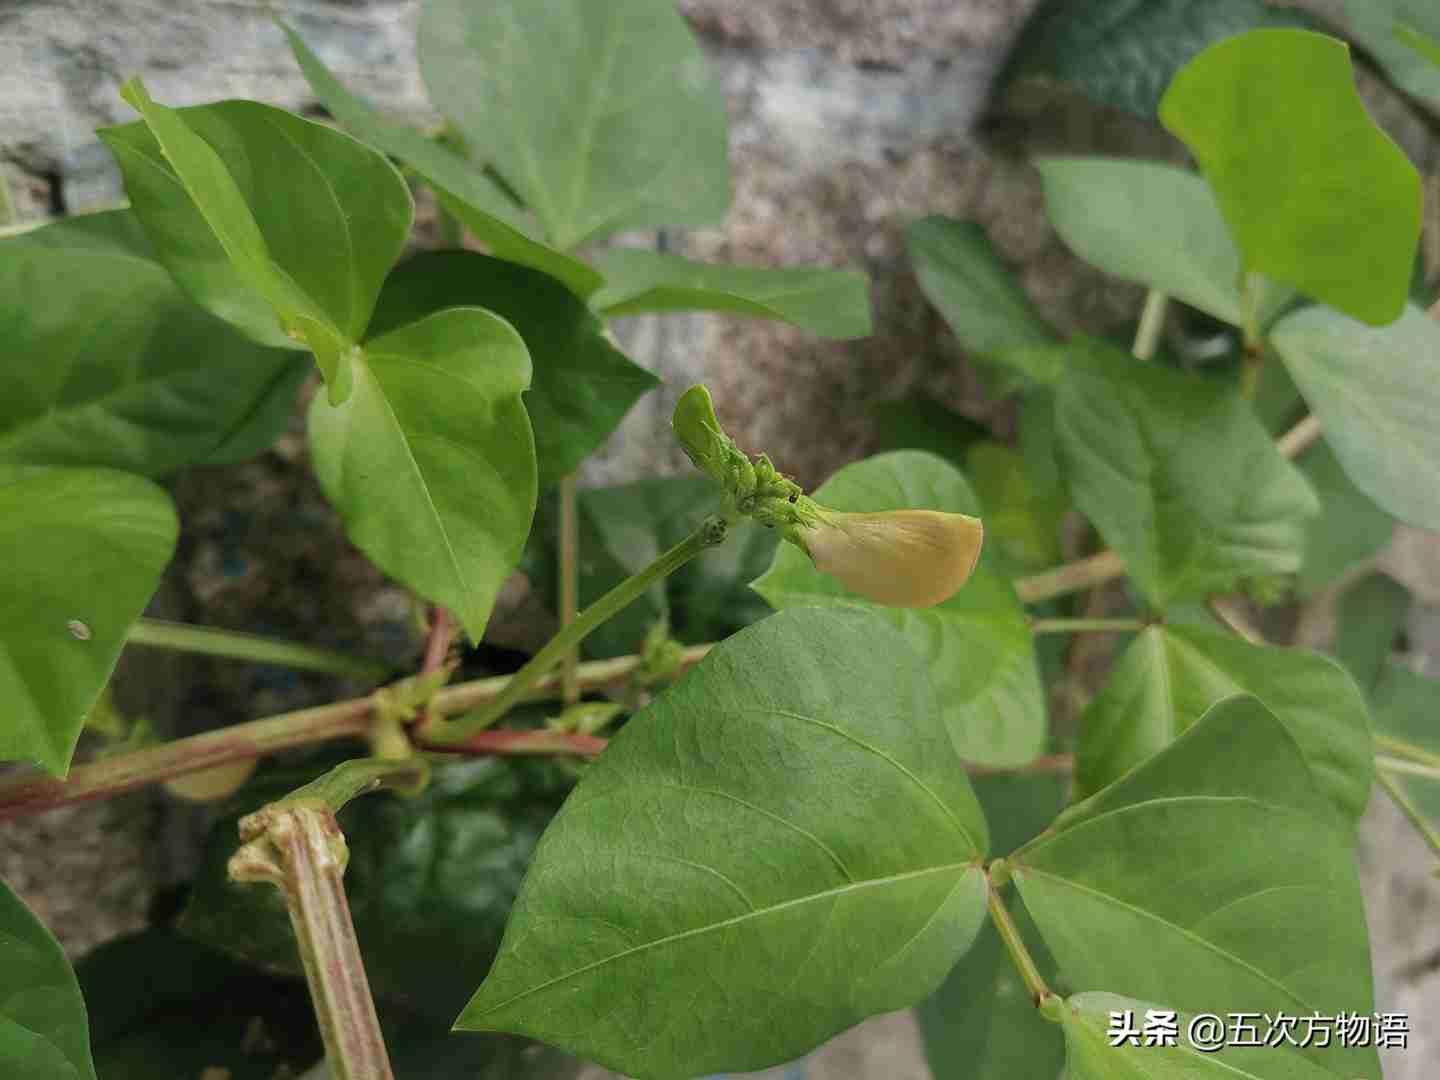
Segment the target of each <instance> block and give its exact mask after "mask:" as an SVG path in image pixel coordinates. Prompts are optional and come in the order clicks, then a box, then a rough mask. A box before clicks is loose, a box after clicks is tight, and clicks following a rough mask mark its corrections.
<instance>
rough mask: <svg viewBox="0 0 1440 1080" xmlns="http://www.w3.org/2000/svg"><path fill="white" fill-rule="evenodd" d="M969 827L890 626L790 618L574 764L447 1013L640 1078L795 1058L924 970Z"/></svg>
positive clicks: (903, 991)
mask: <svg viewBox="0 0 1440 1080" xmlns="http://www.w3.org/2000/svg"><path fill="white" fill-rule="evenodd" d="M839 777H843V778H845V779H844V782H843V783H837V778H839ZM881 822H883V823H884V824H883V827H882V826H881ZM986 843H987V838H986V827H985V820H984V817H983V815H982V814H981V812H980V808H979V806H978V804H977V803H976V801H975V795H974V792H973V791H972V790H971V788H970V784H969V782H968V780H967V779H966V777H965V771H964V769H962V768H961V767H960V765H959V762H958V761H957V760H956V758H955V757H954V754H953V752H952V750H951V747H950V741H949V737H948V735H947V733H946V730H945V725H944V723H943V722H942V721H941V719H940V716H939V713H938V711H937V710H936V707H935V699H934V694H933V691H932V690H931V688H930V685H929V679H928V678H927V677H926V673H925V668H924V665H923V663H922V662H921V661H920V659H919V658H918V657H916V656H915V655H914V654H913V653H912V652H911V651H910V649H909V646H908V644H907V643H906V641H905V639H904V638H903V637H902V636H901V635H900V634H898V633H897V632H896V631H894V630H893V629H891V628H890V627H888V626H887V625H886V624H885V623H884V621H883V620H880V619H877V618H875V617H874V616H873V615H868V614H866V613H863V612H856V611H816V610H806V611H792V612H784V613H782V614H779V615H776V616H773V617H771V618H769V619H766V620H764V621H763V622H760V623H756V624H755V625H754V626H751V627H748V628H747V629H745V630H742V631H740V633H738V634H736V635H735V636H734V637H732V638H730V639H728V640H726V641H724V642H722V643H721V644H720V645H718V646H716V648H715V649H714V650H713V651H712V652H711V653H710V654H709V655H708V656H707V657H706V658H705V659H704V660H703V661H702V662H701V663H700V664H699V666H698V667H696V668H694V669H692V670H691V671H690V672H689V673H687V674H686V675H685V676H684V677H682V678H681V680H680V681H679V682H678V683H677V684H676V685H675V686H674V687H672V688H671V689H670V690H668V691H667V692H666V693H665V694H663V695H661V696H660V697H659V698H657V699H656V700H655V701H654V702H653V703H652V704H651V705H650V706H649V707H648V708H646V709H645V710H644V711H643V712H641V713H640V714H638V715H637V716H635V717H633V718H632V719H631V720H630V721H629V723H627V724H626V725H625V727H624V729H623V730H622V731H621V732H620V734H619V735H618V736H616V737H615V738H614V739H613V740H611V743H610V746H609V748H608V749H607V750H606V751H605V753H604V754H602V755H601V756H600V758H599V759H598V760H597V761H596V762H595V763H594V764H593V765H591V766H590V768H589V769H588V770H587V771H586V773H585V775H584V777H583V778H582V779H581V781H580V783H579V785H578V786H577V787H576V788H575V791H574V792H573V793H572V794H571V796H570V798H569V800H567V802H566V803H565V805H564V807H563V808H562V809H561V811H560V813H559V814H558V815H557V816H556V818H555V820H554V822H553V823H552V824H551V826H550V828H549V829H548V830H547V831H546V833H545V836H544V838H543V839H542V840H541V842H540V847H539V849H538V850H537V851H536V854H535V860H534V862H533V863H532V864H531V867H530V872H529V874H528V875H527V876H526V878H525V884H524V885H523V886H522V888H521V890H520V896H519V899H517V900H516V903H515V911H514V914H513V915H512V916H511V919H510V925H509V926H508V927H507V928H506V931H505V940H504V942H503V944H502V945H501V948H500V956H499V958H498V959H497V960H496V961H495V965H494V967H493V968H491V971H490V975H489V976H488V977H487V978H486V980H485V982H484V983H483V984H482V985H481V987H480V989H479V990H478V991H477V992H476V995H475V997H474V998H473V999H472V1000H471V1002H470V1004H469V1005H468V1006H467V1007H466V1009H465V1011H464V1012H463V1013H462V1014H461V1015H460V1019H459V1020H458V1021H457V1022H456V1026H457V1027H459V1028H464V1029H471V1030H481V1029H483V1030H503V1031H515V1032H519V1033H522V1034H527V1035H531V1036H533V1037H535V1038H539V1039H543V1040H545V1041H547V1042H551V1043H554V1044H556V1045H559V1046H562V1047H564V1048H566V1049H568V1050H571V1051H573V1052H575V1053H578V1054H581V1055H583V1056H585V1057H587V1058H591V1059H593V1060H595V1061H598V1062H600V1063H601V1064H604V1065H607V1066H610V1067H612V1068H615V1069H618V1070H621V1071H623V1072H626V1073H628V1074H630V1075H634V1076H641V1077H656V1078H666V1077H675V1078H677V1080H678V1078H682V1077H692V1076H699V1075H702V1074H705V1073H709V1072H716V1071H721V1070H751V1069H759V1068H763V1067H765V1066H768V1065H772V1064H775V1063H777V1062H782V1061H787V1060H790V1059H792V1058H794V1057H796V1056H798V1055H799V1054H801V1053H804V1052H805V1051H806V1050H808V1049H810V1048H811V1047H813V1046H814V1045H816V1044H817V1043H819V1042H820V1041H821V1040H823V1039H826V1038H828V1037H829V1036H831V1035H833V1034H835V1033H836V1032H838V1031H841V1030H843V1029H844V1028H846V1027H849V1026H850V1025H852V1024H854V1023H857V1022H858V1021H859V1020H861V1019H863V1018H864V1017H866V1016H870V1015H873V1014H875V1013H878V1012H885V1011H889V1010H892V1009H898V1008H904V1007H905V1006H907V1005H910V1004H912V1003H914V1002H915V1001H916V1000H918V999H920V998H922V997H924V996H925V995H926V994H928V993H930V992H931V991H932V990H934V989H935V987H936V986H937V985H939V983H940V981H941V979H943V978H944V977H945V974H946V973H947V972H948V971H949V970H950V968H951V967H952V966H953V965H954V963H955V961H956V960H957V959H958V958H959V956H960V954H962V953H963V952H964V951H965V950H966V949H967V948H969V946H970V944H971V942H972V941H973V940H974V938H975V935H976V932H977V931H978V930H979V929H980V924H981V921H982V920H983V918H984V912H985V890H986V885H985V877H984V873H983V871H982V869H981V866H980V861H981V859H982V858H983V857H984V852H985V849H986ZM757 1002H763V1003H764V1005H765V1007H764V1008H757V1007H756V1003H757Z"/></svg>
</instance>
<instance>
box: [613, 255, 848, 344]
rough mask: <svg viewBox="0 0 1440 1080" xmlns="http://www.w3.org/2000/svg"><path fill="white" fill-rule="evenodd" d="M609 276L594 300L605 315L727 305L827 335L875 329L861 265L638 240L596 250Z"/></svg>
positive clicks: (741, 312)
mask: <svg viewBox="0 0 1440 1080" xmlns="http://www.w3.org/2000/svg"><path fill="white" fill-rule="evenodd" d="M595 265H596V266H597V267H599V269H600V271H601V273H603V274H604V275H605V284H604V286H603V287H602V288H601V289H600V291H599V292H597V293H596V294H595V295H594V296H592V297H591V298H590V304H591V306H592V307H594V308H595V310H596V311H598V312H600V313H601V314H602V315H604V316H605V317H606V318H615V317H616V316H619V315H635V314H638V313H639V312H643V311H727V312H733V313H734V314H737V315H751V316H754V317H755V318H757V319H779V320H781V321H783V322H788V323H790V324H791V325H793V326H798V327H800V328H801V329H803V330H809V331H812V332H813V333H816V334H819V335H820V336H821V337H828V338H859V337H865V336H866V335H867V334H869V333H870V281H869V278H867V277H866V276H865V274H864V273H863V272H861V271H859V270H827V269H822V268H819V267H769V266H727V265H724V264H720V263H702V262H696V261H694V260H693V259H684V258H681V257H680V256H678V255H662V254H661V253H660V252H657V251H642V250H639V249H637V248H610V249H608V250H606V251H602V252H600V253H599V254H597V255H596V256H595Z"/></svg>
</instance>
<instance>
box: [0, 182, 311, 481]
mask: <svg viewBox="0 0 1440 1080" xmlns="http://www.w3.org/2000/svg"><path fill="white" fill-rule="evenodd" d="M93 218H94V219H97V220H90V221H86V220H85V219H83V218H82V219H79V220H80V222H82V224H80V225H72V224H71V223H70V222H69V221H63V222H59V223H57V224H55V225H47V226H45V227H44V228H41V229H37V230H35V231H34V232H29V233H24V234H22V235H21V236H19V237H16V238H14V239H11V240H7V241H4V242H3V243H0V251H3V252H4V254H5V257H4V259H3V260H0V337H3V338H4V339H5V342H6V347H7V353H8V356H9V358H10V362H11V371H10V376H9V378H8V380H7V384H6V391H5V394H4V395H3V397H0V461H8V462H13V463H17V464H37V465H39V464H43V465H103V466H108V467H111V468H116V469H123V470H126V471H130V472H139V473H144V474H147V475H150V476H158V475H161V474H164V473H167V472H171V471H173V470H175V469H178V468H180V467H182V466H185V465H191V464H197V463H223V462H228V461H238V460H241V459H243V458H246V457H249V456H251V455H252V454H255V453H257V452H259V451H260V450H262V449H263V448H264V447H266V446H268V445H269V444H270V443H271V442H272V441H273V440H274V438H275V437H276V436H277V435H278V434H279V433H280V431H281V430H283V428H284V426H285V424H286V422H287V421H288V420H289V418H290V413H291V411H292V409H293V408H294V401H295V394H296V393H297V391H298V390H299V386H300V382H301V381H302V380H303V379H304V377H305V374H306V371H307V367H308V365H306V364H303V363H300V362H299V361H300V357H299V355H298V354H296V353H294V352H282V351H280V350H277V349H267V348H264V347H262V346H260V345H257V344H255V343H254V342H252V341H250V340H249V339H247V338H244V337H242V336H241V335H239V334H237V333H236V332H235V331H234V330H233V329H232V328H231V327H229V326H227V325H226V324H225V323H223V322H221V321H220V320H218V319H216V318H214V317H213V316H211V315H208V314H206V313H205V312H204V311H202V310H201V309H200V308H197V307H196V306H195V305H194V304H193V303H191V302H190V300H189V299H188V298H187V297H186V296H185V295H184V294H183V293H182V292H181V291H180V290H179V289H178V288H176V286H175V283H174V282H173V281H172V280H171V278H170V275H169V274H168V273H166V272H165V270H164V268H163V267H161V266H160V265H159V264H158V263H155V262H153V261H151V260H150V259H149V258H147V257H146V256H145V255H143V254H137V253H135V252H134V250H133V246H132V245H133V244H134V243H137V242H138V244H139V245H140V250H141V251H142V252H143V251H144V250H145V248H146V247H148V244H147V243H146V241H145V239H144V234H143V233H140V234H139V236H136V235H135V233H136V232H137V231H138V229H139V226H138V224H137V223H136V221H135V218H134V215H133V214H131V213H130V212H129V211H124V210H122V211H114V212H111V213H107V214H96V215H93ZM98 341H103V342H104V348H103V349H97V348H96V342H98Z"/></svg>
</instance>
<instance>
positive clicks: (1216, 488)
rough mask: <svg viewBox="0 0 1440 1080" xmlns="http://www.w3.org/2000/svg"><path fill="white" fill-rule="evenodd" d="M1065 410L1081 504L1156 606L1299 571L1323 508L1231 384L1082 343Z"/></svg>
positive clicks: (1074, 487) (1066, 441)
mask: <svg viewBox="0 0 1440 1080" xmlns="http://www.w3.org/2000/svg"><path fill="white" fill-rule="evenodd" d="M1072 360H1073V362H1072V369H1071V371H1070V373H1069V374H1068V375H1067V376H1066V378H1065V381H1064V383H1062V384H1061V386H1060V389H1059V392H1058V396H1057V401H1056V425H1057V430H1058V434H1059V440H1060V453H1061V458H1062V460H1063V462H1064V465H1065V470H1066V474H1067V477H1068V479H1069V482H1070V487H1071V494H1072V495H1073V497H1074V499H1075V505H1076V506H1077V507H1078V508H1079V509H1080V510H1081V511H1082V512H1083V513H1084V514H1085V515H1086V516H1087V517H1089V518H1090V520H1092V521H1093V522H1094V523H1095V526H1096V528H1098V529H1099V530H1100V532H1101V534H1102V535H1103V536H1104V537H1105V540H1106V542H1107V543H1109V544H1110V546H1111V547H1113V548H1114V549H1115V550H1116V551H1117V552H1118V553H1119V554H1120V555H1121V556H1122V557H1123V558H1124V560H1125V565H1126V568H1127V569H1128V570H1129V572H1130V573H1131V574H1132V575H1134V577H1135V579H1136V581H1137V582H1138V583H1139V584H1140V587H1141V588H1142V589H1143V590H1144V591H1145V594H1146V596H1147V597H1149V599H1150V601H1151V603H1153V604H1154V605H1155V606H1156V607H1159V608H1164V607H1167V606H1169V605H1170V604H1171V603H1173V602H1175V601H1177V600H1184V599H1189V598H1192V597H1200V596H1204V595H1206V594H1207V593H1211V592H1225V591H1228V590H1231V589H1234V588H1235V587H1236V586H1237V585H1238V584H1239V583H1240V582H1241V580H1242V579H1245V578H1249V577H1259V576H1262V575H1270V574H1291V573H1294V572H1295V571H1296V570H1298V569H1299V568H1300V563H1301V556H1302V554H1303V551H1304V544H1305V528H1306V520H1307V519H1308V518H1310V517H1313V516H1314V515H1315V514H1316V513H1317V512H1318V511H1319V503H1318V501H1317V500H1316V498H1315V494H1314V492H1312V491H1311V490H1310V487H1309V485H1308V484H1307V483H1306V482H1305V479H1304V477H1302V476H1301V475H1300V473H1299V472H1298V471H1297V470H1296V468H1295V466H1293V465H1292V464H1290V462H1288V461H1286V460H1285V459H1284V458H1283V457H1281V456H1280V453H1279V451H1277V450H1276V449H1275V444H1274V443H1273V442H1271V441H1270V438H1269V436H1268V435H1266V433H1265V429H1264V428H1263V427H1261V426H1260V422H1259V421H1258V420H1257V419H1256V418H1255V415H1254V413H1253V412H1252V411H1251V410H1250V407H1249V406H1248V405H1247V404H1246V402H1245V401H1244V400H1242V399H1241V398H1240V397H1239V396H1238V395H1237V394H1236V393H1235V392H1234V391H1233V389H1231V388H1230V387H1229V386H1228V385H1226V384H1224V383H1221V382H1218V381H1216V380H1214V379H1205V378H1200V377H1197V376H1189V375H1183V374H1181V373H1180V372H1177V371H1173V370H1170V369H1167V368H1161V367H1159V366H1157V365H1155V364H1139V363H1136V362H1135V360H1134V359H1133V358H1132V357H1131V356H1129V355H1127V354H1125V353H1122V352H1121V351H1120V350H1118V349H1116V348H1115V347H1114V346H1110V345H1106V344H1105V343H1104V342H1099V341H1090V342H1088V343H1087V344H1086V346H1085V348H1084V352H1083V355H1082V352H1081V349H1080V347H1079V343H1078V342H1077V345H1076V348H1075V354H1074V356H1073V358H1072Z"/></svg>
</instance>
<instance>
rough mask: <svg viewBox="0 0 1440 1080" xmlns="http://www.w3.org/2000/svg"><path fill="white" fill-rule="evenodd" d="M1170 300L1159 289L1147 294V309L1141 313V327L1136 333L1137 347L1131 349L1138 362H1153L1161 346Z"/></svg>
mask: <svg viewBox="0 0 1440 1080" xmlns="http://www.w3.org/2000/svg"><path fill="white" fill-rule="evenodd" d="M1168 300H1169V297H1167V296H1166V295H1165V294H1164V293H1163V292H1161V291H1160V290H1159V289H1151V290H1150V291H1149V292H1147V293H1146V294H1145V307H1144V310H1142V311H1141V312H1140V327H1139V329H1137V330H1136V331H1135V346H1134V348H1132V349H1131V352H1132V353H1134V355H1135V359H1137V360H1151V359H1153V358H1154V356H1155V348H1156V346H1158V345H1159V344H1160V331H1161V330H1162V329H1164V327H1165V307H1166V304H1167V302H1168Z"/></svg>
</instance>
